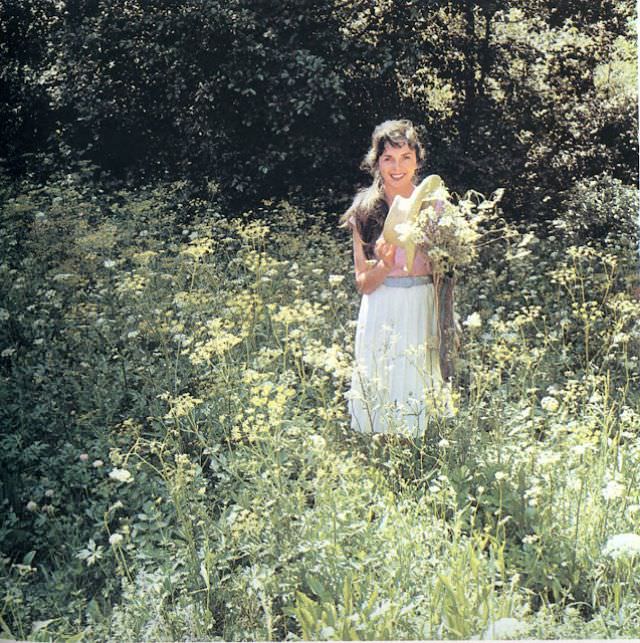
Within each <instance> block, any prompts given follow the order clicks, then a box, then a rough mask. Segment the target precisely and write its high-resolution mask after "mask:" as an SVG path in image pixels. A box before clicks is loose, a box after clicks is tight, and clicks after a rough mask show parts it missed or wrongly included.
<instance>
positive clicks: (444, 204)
mask: <svg viewBox="0 0 640 643" xmlns="http://www.w3.org/2000/svg"><path fill="white" fill-rule="evenodd" d="M503 192H504V190H502V189H499V190H496V192H494V193H493V195H492V196H491V198H490V199H485V198H484V197H483V196H482V195H481V194H480V193H479V192H475V191H469V192H467V194H465V196H464V197H463V198H462V199H460V200H459V201H458V202H457V203H455V202H454V201H453V199H452V198H451V195H450V194H449V191H448V190H447V188H446V187H445V185H444V184H440V185H439V186H438V187H437V188H436V190H435V191H433V192H432V193H430V194H429V196H428V198H426V199H425V200H424V201H422V202H421V204H420V207H419V209H418V211H417V215H416V216H415V218H413V219H412V220H406V221H405V222H403V223H399V224H397V225H396V226H395V229H396V232H397V235H398V239H399V240H400V241H401V243H402V245H404V246H407V245H414V246H415V247H417V248H419V249H421V250H423V251H424V252H425V253H426V254H427V255H428V256H429V259H430V261H431V265H432V269H433V272H434V275H450V274H452V273H453V272H454V270H455V269H456V268H457V267H458V266H463V265H465V264H468V263H470V262H471V261H472V260H473V259H474V257H475V256H476V255H477V252H478V250H477V243H478V241H479V240H480V239H481V237H482V232H481V224H482V223H483V222H485V221H487V220H488V219H490V218H491V217H493V216H494V215H495V211H496V205H497V204H498V202H499V201H500V199H501V198H502V194H503Z"/></svg>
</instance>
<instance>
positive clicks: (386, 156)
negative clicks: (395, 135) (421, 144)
mask: <svg viewBox="0 0 640 643" xmlns="http://www.w3.org/2000/svg"><path fill="white" fill-rule="evenodd" d="M378 169H379V170H380V176H381V177H382V181H383V182H384V187H385V189H386V190H389V189H391V190H393V191H394V192H399V193H402V192H409V193H410V192H411V190H412V189H413V177H414V175H415V173H416V170H417V169H418V160H417V158H416V152H415V150H414V149H412V148H410V147H409V146H408V145H407V144H406V143H404V144H403V145H402V146H401V147H396V146H395V145H389V143H386V144H385V146H384V150H383V151H382V154H381V155H380V158H379V159H378Z"/></svg>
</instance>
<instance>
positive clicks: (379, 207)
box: [341, 119, 425, 259]
mask: <svg viewBox="0 0 640 643" xmlns="http://www.w3.org/2000/svg"><path fill="white" fill-rule="evenodd" d="M405 143H406V144H407V145H408V146H409V147H410V148H411V149H412V150H413V151H414V152H415V153H416V160H417V163H418V169H419V168H421V167H422V166H423V164H424V158H425V154H424V147H422V143H421V142H420V139H419V138H418V134H417V132H416V129H415V127H414V126H413V123H412V122H411V121H409V120H406V119H402V120H394V121H384V123H380V125H378V126H377V127H376V128H375V129H374V130H373V134H372V135H371V146H370V147H369V151H368V152H367V154H366V156H365V157H364V159H363V160H362V163H361V164H360V169H362V170H364V171H366V172H369V174H371V176H372V177H373V181H372V183H371V185H370V186H369V187H368V188H364V189H363V190H360V191H359V192H358V194H356V196H355V198H354V200H353V203H352V204H351V206H350V207H349V209H348V210H347V211H346V212H345V214H344V215H343V217H342V219H341V223H342V225H354V224H355V228H356V230H357V231H358V234H359V235H360V238H361V239H362V242H363V246H364V253H365V256H366V257H367V259H371V258H372V257H373V256H374V252H373V251H374V247H375V243H376V240H377V239H378V237H379V236H380V233H381V232H382V228H383V227H384V221H385V219H386V217H387V212H388V211H389V206H388V205H387V203H386V201H385V200H384V186H383V185H382V179H381V177H380V170H379V168H378V161H379V159H380V156H382V153H383V152H384V148H385V146H386V145H387V144H389V145H392V146H393V147H402V146H403V145H404V144H405Z"/></svg>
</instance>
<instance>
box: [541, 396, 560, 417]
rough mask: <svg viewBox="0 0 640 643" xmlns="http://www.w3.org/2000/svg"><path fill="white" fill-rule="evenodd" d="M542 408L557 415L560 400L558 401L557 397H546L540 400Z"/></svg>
mask: <svg viewBox="0 0 640 643" xmlns="http://www.w3.org/2000/svg"><path fill="white" fill-rule="evenodd" d="M540 406H541V407H542V408H543V409H544V410H545V411H549V413H555V412H556V411H557V410H558V408H559V407H560V403H559V402H558V400H556V398H555V397H551V396H550V395H546V396H545V397H543V398H542V399H541V400H540Z"/></svg>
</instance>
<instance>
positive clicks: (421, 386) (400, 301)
mask: <svg viewBox="0 0 640 643" xmlns="http://www.w3.org/2000/svg"><path fill="white" fill-rule="evenodd" d="M396 279H398V278H396ZM399 279H408V278H406V277H400V278H399ZM438 347H439V341H438V326H437V315H436V302H435V289H434V286H433V284H432V283H428V284H420V285H414V286H410V287H406V288H405V287H391V286H387V285H384V284H383V285H381V286H379V287H378V288H376V290H374V291H373V292H372V293H370V294H368V295H363V296H362V301H361V303H360V312H359V314H358V325H357V328H356V339H355V364H354V369H353V376H352V380H351V389H350V391H349V392H348V393H347V398H348V400H349V411H350V414H351V427H352V428H353V429H355V430H356V431H360V432H362V433H399V434H402V435H405V436H412V437H418V436H419V435H421V434H422V433H423V432H424V430H425V428H426V424H427V419H428V417H429V416H431V415H436V414H437V415H441V414H443V413H444V414H447V415H449V414H450V413H451V399H450V392H449V389H448V387H447V386H445V385H444V384H443V379H442V375H441V372H440V361H439V351H438Z"/></svg>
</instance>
